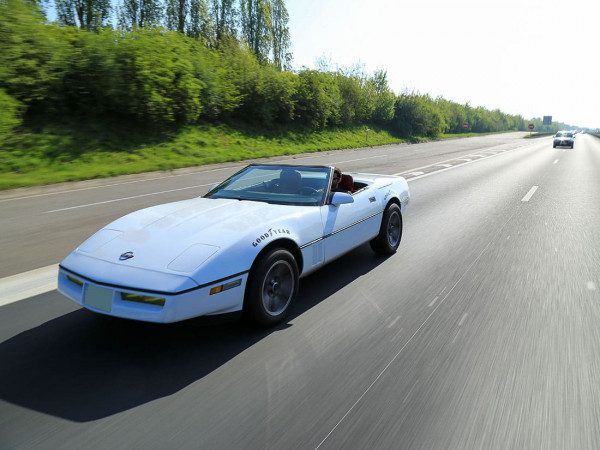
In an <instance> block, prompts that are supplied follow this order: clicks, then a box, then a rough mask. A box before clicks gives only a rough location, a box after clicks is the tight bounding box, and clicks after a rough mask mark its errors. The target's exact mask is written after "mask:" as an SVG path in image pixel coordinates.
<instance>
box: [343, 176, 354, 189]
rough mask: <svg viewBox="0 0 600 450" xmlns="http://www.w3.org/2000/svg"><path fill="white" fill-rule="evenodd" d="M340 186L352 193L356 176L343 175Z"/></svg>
mask: <svg viewBox="0 0 600 450" xmlns="http://www.w3.org/2000/svg"><path fill="white" fill-rule="evenodd" d="M339 188H340V189H342V190H344V191H348V192H350V193H352V192H354V178H352V176H351V175H346V174H344V175H342V179H341V181H340V184H339Z"/></svg>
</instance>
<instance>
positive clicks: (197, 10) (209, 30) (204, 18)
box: [187, 0, 214, 45]
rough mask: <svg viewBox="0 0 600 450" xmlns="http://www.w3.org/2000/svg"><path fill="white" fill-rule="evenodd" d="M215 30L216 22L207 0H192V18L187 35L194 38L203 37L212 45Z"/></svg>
mask: <svg viewBox="0 0 600 450" xmlns="http://www.w3.org/2000/svg"><path fill="white" fill-rule="evenodd" d="M213 32H214V23H213V21H212V17H211V15H210V11H209V7H208V2H207V0H190V20H189V24H188V28H187V35H188V36H191V37H194V38H203V39H204V40H205V42H206V43H207V44H209V45H210V44H211V41H212V35H213Z"/></svg>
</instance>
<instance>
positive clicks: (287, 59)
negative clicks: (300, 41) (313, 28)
mask: <svg viewBox="0 0 600 450" xmlns="http://www.w3.org/2000/svg"><path fill="white" fill-rule="evenodd" d="M289 18H290V17H289V14H288V12H287V8H286V7H285V2H284V0H271V40H272V42H273V63H274V64H275V66H276V67H277V68H278V69H279V70H284V69H288V68H289V66H290V64H291V62H292V54H291V53H290V46H291V42H290V30H289V28H288V21H289Z"/></svg>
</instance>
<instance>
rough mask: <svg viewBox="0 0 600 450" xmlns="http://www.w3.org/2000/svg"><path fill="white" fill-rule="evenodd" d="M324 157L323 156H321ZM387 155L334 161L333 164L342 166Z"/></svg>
mask: <svg viewBox="0 0 600 450" xmlns="http://www.w3.org/2000/svg"><path fill="white" fill-rule="evenodd" d="M323 156H325V155H323ZM386 156H387V155H374V156H365V157H364V158H356V159H347V160H345V161H336V162H334V163H333V164H334V165H336V164H343V163H348V162H354V161H364V160H365V159H373V158H385V157H386Z"/></svg>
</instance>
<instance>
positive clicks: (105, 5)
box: [55, 0, 111, 31]
mask: <svg viewBox="0 0 600 450" xmlns="http://www.w3.org/2000/svg"><path fill="white" fill-rule="evenodd" d="M55 6H56V15H57V18H58V21H59V23H62V24H63V25H71V26H78V27H79V28H81V29H84V30H88V31H92V30H97V29H98V28H101V27H103V26H105V25H106V21H107V20H108V18H109V15H110V10H111V5H110V0H55Z"/></svg>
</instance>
